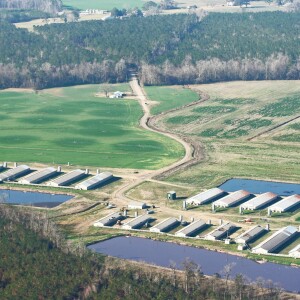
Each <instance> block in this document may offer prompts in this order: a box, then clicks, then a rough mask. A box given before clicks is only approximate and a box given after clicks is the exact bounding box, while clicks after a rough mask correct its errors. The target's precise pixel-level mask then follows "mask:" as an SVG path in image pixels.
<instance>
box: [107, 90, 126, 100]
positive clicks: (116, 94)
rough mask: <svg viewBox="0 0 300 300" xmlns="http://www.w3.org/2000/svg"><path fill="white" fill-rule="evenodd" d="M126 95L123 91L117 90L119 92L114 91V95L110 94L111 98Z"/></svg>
mask: <svg viewBox="0 0 300 300" xmlns="http://www.w3.org/2000/svg"><path fill="white" fill-rule="evenodd" d="M124 95H125V94H124V93H123V92H120V91H117V92H114V93H113V94H112V95H110V96H109V98H111V99H116V98H123V97H124Z"/></svg>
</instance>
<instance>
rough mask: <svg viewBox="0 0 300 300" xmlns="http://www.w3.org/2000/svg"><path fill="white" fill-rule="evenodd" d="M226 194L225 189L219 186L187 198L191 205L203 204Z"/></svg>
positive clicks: (187, 202)
mask: <svg viewBox="0 0 300 300" xmlns="http://www.w3.org/2000/svg"><path fill="white" fill-rule="evenodd" d="M223 194H224V191H223V190H221V189H219V188H213V189H210V190H208V191H205V192H202V193H200V194H197V195H195V196H193V197H191V198H188V199H187V200H186V204H190V205H196V206H197V205H202V204H205V203H207V202H209V201H210V200H213V199H214V198H216V197H218V196H221V195H223Z"/></svg>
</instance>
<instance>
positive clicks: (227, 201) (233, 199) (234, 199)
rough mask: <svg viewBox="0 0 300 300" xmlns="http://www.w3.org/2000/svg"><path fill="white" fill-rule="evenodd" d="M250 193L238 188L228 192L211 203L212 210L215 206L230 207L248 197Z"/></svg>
mask: <svg viewBox="0 0 300 300" xmlns="http://www.w3.org/2000/svg"><path fill="white" fill-rule="evenodd" d="M249 196H250V193H249V192H247V191H244V190H239V191H236V192H234V193H231V194H229V195H228V196H225V197H223V198H221V199H219V200H217V201H215V202H213V203H212V207H213V210H214V208H215V207H225V208H226V207H231V206H233V205H235V204H237V203H239V202H241V201H243V200H244V199H246V198H248V197H249Z"/></svg>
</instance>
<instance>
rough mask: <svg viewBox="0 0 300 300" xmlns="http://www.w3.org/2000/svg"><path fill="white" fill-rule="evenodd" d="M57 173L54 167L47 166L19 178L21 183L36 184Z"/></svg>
mask: <svg viewBox="0 0 300 300" xmlns="http://www.w3.org/2000/svg"><path fill="white" fill-rule="evenodd" d="M56 173H57V170H56V169H55V168H52V167H49V168H46V169H43V170H39V171H36V172H34V173H32V174H29V175H28V176H26V177H24V178H22V179H20V180H19V182H20V183H22V184H36V183H40V182H42V181H45V180H47V179H49V178H50V177H52V176H54V175H55V174H56Z"/></svg>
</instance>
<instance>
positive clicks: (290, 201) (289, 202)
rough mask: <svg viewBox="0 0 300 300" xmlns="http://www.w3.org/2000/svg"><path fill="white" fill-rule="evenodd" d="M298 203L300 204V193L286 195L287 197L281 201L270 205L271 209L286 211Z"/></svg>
mask: <svg viewBox="0 0 300 300" xmlns="http://www.w3.org/2000/svg"><path fill="white" fill-rule="evenodd" d="M298 204H300V195H292V196H289V197H286V198H284V199H282V200H281V201H279V202H277V203H275V204H273V205H271V206H270V207H269V210H271V211H278V212H284V211H287V210H289V209H290V208H292V207H293V206H296V205H298Z"/></svg>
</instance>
